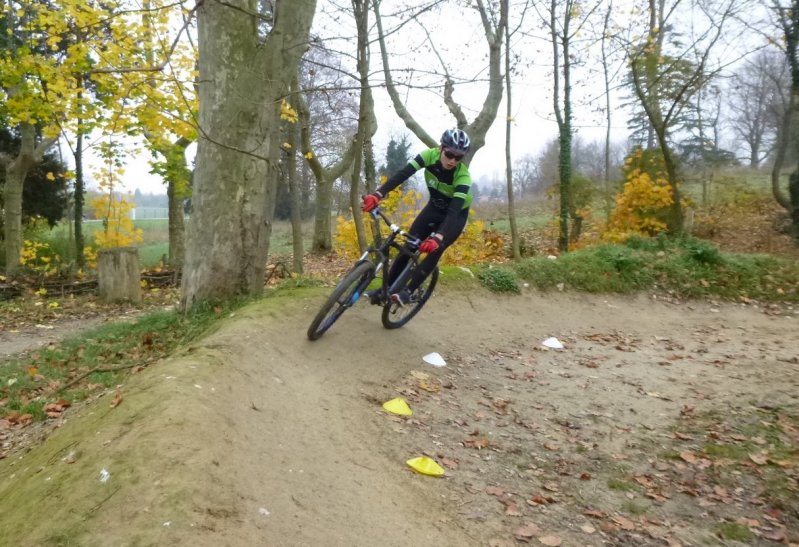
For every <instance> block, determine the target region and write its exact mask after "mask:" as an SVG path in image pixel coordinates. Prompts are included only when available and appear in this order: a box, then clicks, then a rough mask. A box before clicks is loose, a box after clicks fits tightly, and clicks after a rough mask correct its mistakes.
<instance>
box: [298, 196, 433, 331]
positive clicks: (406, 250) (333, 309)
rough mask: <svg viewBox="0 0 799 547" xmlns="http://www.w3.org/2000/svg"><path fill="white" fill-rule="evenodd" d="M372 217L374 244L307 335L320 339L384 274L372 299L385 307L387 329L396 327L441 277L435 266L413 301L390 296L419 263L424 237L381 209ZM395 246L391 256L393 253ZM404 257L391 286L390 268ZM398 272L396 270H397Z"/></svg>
mask: <svg viewBox="0 0 799 547" xmlns="http://www.w3.org/2000/svg"><path fill="white" fill-rule="evenodd" d="M371 214H372V219H373V220H374V222H376V223H377V235H376V238H375V239H376V240H377V241H376V242H375V244H373V245H371V246H370V247H369V248H367V249H366V251H365V252H364V253H363V254H362V255H361V257H360V258H359V259H358V260H357V261H356V262H355V264H353V265H352V267H351V268H350V269H349V271H348V272H347V273H346V274H345V275H344V277H343V278H342V279H341V280H340V281H339V282H338V284H337V285H336V286H335V288H334V289H333V292H332V293H331V294H330V296H329V297H328V299H327V300H326V301H325V303H324V304H322V307H321V308H320V309H319V312H318V313H317V314H316V317H314V319H313V321H311V325H310V326H309V327H308V333H307V334H308V338H309V339H310V340H318V339H319V338H320V337H321V336H322V335H323V334H324V333H325V332H327V330H328V329H329V328H330V327H331V326H332V325H333V323H335V322H336V321H337V320H338V318H339V317H341V314H342V313H344V311H346V310H347V309H349V308H351V307H352V306H354V305H355V304H356V303H357V302H358V301H359V300H360V299H361V297H362V296H363V295H364V294H365V293H366V292H367V291H366V289H367V288H368V287H369V286H370V285H371V284H372V282H373V281H374V279H375V277H377V276H378V275H379V274H381V273H382V276H381V277H382V283H381V286H380V288H379V289H376V290H375V291H369V302H370V303H371V304H379V305H381V306H382V307H383V315H382V321H383V326H384V327H386V328H387V329H396V328H399V327H401V326H403V325H404V324H406V323H407V322H408V321H410V320H411V319H412V318H413V317H414V316H415V315H416V314H417V313H418V312H419V310H420V309H421V308H422V306H424V304H425V302H427V300H428V299H429V298H430V295H431V294H432V291H433V289H434V288H435V285H436V282H437V280H438V268H434V269H433V271H432V272H431V274H430V275H429V276H427V277H426V278H425V281H424V282H423V285H420V286H419V287H418V288H417V289H416V290H415V291H414V293H413V294H411V297H410V302H409V303H408V304H405V305H401V304H398V303H396V302H392V301H391V299H390V298H389V295H390V294H392V291H394V290H395V287H397V288H399V287H401V286H405V284H406V282H407V281H408V277H409V276H410V275H411V272H412V271H413V270H414V269H415V268H416V267H417V266H418V264H419V245H420V243H421V240H419V239H418V238H416V237H414V236H412V235H411V234H409V233H408V232H406V231H404V230H403V229H402V228H400V227H399V226H397V225H396V224H394V223H393V222H391V220H390V219H389V218H388V217H387V216H386V215H385V213H383V212H382V211H381V210H380V209H379V208H375V209H373V210H372V211H371ZM380 220H382V221H383V222H385V223H386V225H387V226H388V227H389V234H388V237H386V239H384V240H383V241H380V239H381V237H382V234H381V233H380ZM392 249H396V253H397V254H395V255H394V257H393V258H392V256H391V254H392V253H393V252H394V251H392ZM403 257H406V258H407V263H406V264H405V265H404V266H403V268H402V271H401V272H399V274H398V275H397V278H396V279H395V280H394V282H393V283H392V284H391V285H389V276H390V275H391V268H392V267H394V264H395V261H396V260H398V259H401V258H403ZM395 274H397V272H395Z"/></svg>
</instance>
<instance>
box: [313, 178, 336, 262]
mask: <svg viewBox="0 0 799 547" xmlns="http://www.w3.org/2000/svg"><path fill="white" fill-rule="evenodd" d="M333 182H334V181H333V180H325V179H322V180H320V179H316V204H315V205H316V207H315V211H316V212H315V214H314V228H313V242H312V243H311V250H312V251H313V252H315V253H325V252H329V251H332V250H333V227H332V223H331V220H330V219H331V217H332V216H333Z"/></svg>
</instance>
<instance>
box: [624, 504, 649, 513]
mask: <svg viewBox="0 0 799 547" xmlns="http://www.w3.org/2000/svg"><path fill="white" fill-rule="evenodd" d="M621 510H622V511H624V512H625V513H627V514H628V515H645V514H646V513H647V511H649V507H648V506H646V505H643V504H639V503H635V502H634V501H625V502H624V503H623V504H622V506H621Z"/></svg>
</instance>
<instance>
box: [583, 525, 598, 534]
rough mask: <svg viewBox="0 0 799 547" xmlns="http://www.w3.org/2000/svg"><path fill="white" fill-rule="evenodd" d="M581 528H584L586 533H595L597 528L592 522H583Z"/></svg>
mask: <svg viewBox="0 0 799 547" xmlns="http://www.w3.org/2000/svg"><path fill="white" fill-rule="evenodd" d="M580 530H582V531H583V532H585V533H586V534H593V533H594V532H596V528H594V527H593V526H591V525H590V524H583V525H582V526H580Z"/></svg>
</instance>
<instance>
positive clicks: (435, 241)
mask: <svg viewBox="0 0 799 547" xmlns="http://www.w3.org/2000/svg"><path fill="white" fill-rule="evenodd" d="M441 239H442V238H441V236H440V235H438V234H433V235H431V236H430V237H428V238H427V239H425V240H424V241H422V244H421V245H419V252H420V253H434V252H436V251H437V250H438V248H439V247H441Z"/></svg>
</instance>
